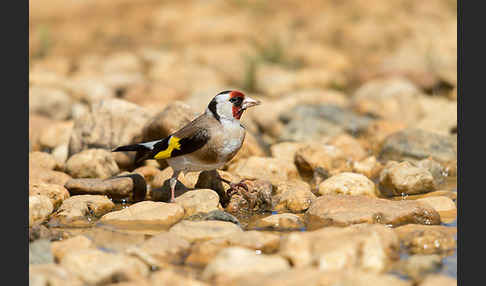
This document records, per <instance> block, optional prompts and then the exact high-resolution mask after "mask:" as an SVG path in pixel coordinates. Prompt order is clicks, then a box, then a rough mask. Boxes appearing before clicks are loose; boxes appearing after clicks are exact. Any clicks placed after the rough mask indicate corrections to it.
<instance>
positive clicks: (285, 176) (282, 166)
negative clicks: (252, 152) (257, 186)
mask: <svg viewBox="0 0 486 286" xmlns="http://www.w3.org/2000/svg"><path fill="white" fill-rule="evenodd" d="M228 172H230V173H232V174H236V175H238V176H239V177H241V178H244V179H250V180H252V179H261V180H269V181H270V182H271V183H272V184H277V183H278V182H281V181H288V180H291V179H296V178H298V177H299V174H298V172H297V168H295V166H294V165H291V164H289V163H288V162H286V161H283V160H279V159H276V158H268V157H254V156H253V157H249V158H246V159H241V160H239V161H237V162H235V163H233V164H231V165H230V166H229V167H228Z"/></svg>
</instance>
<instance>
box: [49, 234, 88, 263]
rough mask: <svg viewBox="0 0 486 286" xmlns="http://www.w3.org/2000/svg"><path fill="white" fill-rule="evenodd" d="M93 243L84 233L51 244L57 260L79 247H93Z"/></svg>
mask: <svg viewBox="0 0 486 286" xmlns="http://www.w3.org/2000/svg"><path fill="white" fill-rule="evenodd" d="M92 247H93V243H92V242H91V240H90V239H89V238H87V237H86V236H83V235H77V236H74V237H71V238H68V239H65V240H60V241H54V242H52V244H51V250H52V254H53V255H54V258H55V259H56V261H58V262H59V261H61V259H62V258H63V257H64V256H65V255H66V254H67V253H68V252H71V251H77V250H79V249H88V248H92Z"/></svg>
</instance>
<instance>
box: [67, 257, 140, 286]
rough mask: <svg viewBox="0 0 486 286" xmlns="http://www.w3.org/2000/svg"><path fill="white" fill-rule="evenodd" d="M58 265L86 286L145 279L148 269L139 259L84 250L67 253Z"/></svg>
mask: <svg viewBox="0 0 486 286" xmlns="http://www.w3.org/2000/svg"><path fill="white" fill-rule="evenodd" d="M60 265H61V266H62V267H64V268H65V269H66V270H68V271H69V272H71V273H73V274H74V275H75V276H77V277H79V278H80V279H81V280H83V282H85V283H86V284H88V285H99V284H104V283H107V282H111V281H113V280H115V279H116V281H130V280H138V279H141V278H143V277H146V276H147V275H148V273H149V270H148V267H147V266H146V265H145V264H144V263H143V262H142V261H140V260H139V259H137V258H134V257H130V256H128V255H123V254H113V253H106V252H103V251H101V250H97V249H84V250H78V251H73V252H69V253H67V254H66V255H65V256H64V257H63V258H62V260H61V261H60Z"/></svg>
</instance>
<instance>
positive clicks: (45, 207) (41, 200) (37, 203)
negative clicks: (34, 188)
mask: <svg viewBox="0 0 486 286" xmlns="http://www.w3.org/2000/svg"><path fill="white" fill-rule="evenodd" d="M53 210H54V207H53V205H52V203H51V200H50V199H49V197H47V196H44V195H32V196H31V195H29V227H30V226H33V225H34V224H38V223H42V222H44V221H45V220H46V219H47V218H48V217H49V215H50V214H51V213H52V211H53Z"/></svg>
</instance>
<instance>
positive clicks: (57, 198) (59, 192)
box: [29, 183, 69, 209]
mask: <svg viewBox="0 0 486 286" xmlns="http://www.w3.org/2000/svg"><path fill="white" fill-rule="evenodd" d="M32 195H42V196H46V197H48V198H49V199H50V201H51V203H52V206H53V208H54V209H57V208H58V207H59V206H60V205H61V204H62V201H64V200H65V199H67V198H69V192H68V190H67V189H66V188H65V187H63V186H61V185H55V184H46V183H33V184H29V196H32Z"/></svg>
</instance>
